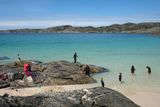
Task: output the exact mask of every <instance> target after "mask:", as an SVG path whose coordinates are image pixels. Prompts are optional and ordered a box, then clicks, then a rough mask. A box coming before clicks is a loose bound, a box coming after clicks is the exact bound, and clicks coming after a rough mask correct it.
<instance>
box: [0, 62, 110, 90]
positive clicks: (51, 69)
mask: <svg viewBox="0 0 160 107" xmlns="http://www.w3.org/2000/svg"><path fill="white" fill-rule="evenodd" d="M25 63H29V64H30V65H31V70H32V74H34V75H35V79H34V84H33V83H25V82H22V81H19V80H16V81H10V86H13V87H14V86H16V87H28V86H37V84H42V85H64V84H65V85H69V84H88V83H94V82H96V80H95V79H93V78H92V76H91V77H88V76H86V75H85V72H84V71H83V69H84V67H85V64H80V63H76V64H75V63H72V62H68V61H54V62H49V63H42V62H40V61H33V60H32V61H16V62H13V63H9V64H5V65H0V71H1V73H15V74H16V73H17V72H21V73H23V65H24V64H25ZM89 66H90V68H91V73H92V75H94V74H96V73H100V72H107V71H109V70H108V69H106V68H103V67H98V66H94V65H89ZM17 75H18V74H17ZM17 78H18V77H17Z"/></svg>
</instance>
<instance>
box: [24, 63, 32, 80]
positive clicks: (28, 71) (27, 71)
mask: <svg viewBox="0 0 160 107" xmlns="http://www.w3.org/2000/svg"><path fill="white" fill-rule="evenodd" d="M24 74H25V80H26V82H33V78H32V73H31V66H30V65H29V64H28V63H27V64H24Z"/></svg>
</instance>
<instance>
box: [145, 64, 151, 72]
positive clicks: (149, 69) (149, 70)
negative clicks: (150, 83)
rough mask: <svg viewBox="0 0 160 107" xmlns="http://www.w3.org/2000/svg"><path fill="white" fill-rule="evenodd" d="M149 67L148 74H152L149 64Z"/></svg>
mask: <svg viewBox="0 0 160 107" xmlns="http://www.w3.org/2000/svg"><path fill="white" fill-rule="evenodd" d="M146 68H147V69H148V74H151V68H150V67H149V66H147V67H146Z"/></svg>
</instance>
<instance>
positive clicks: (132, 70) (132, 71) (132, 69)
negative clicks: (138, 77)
mask: <svg viewBox="0 0 160 107" xmlns="http://www.w3.org/2000/svg"><path fill="white" fill-rule="evenodd" d="M134 71H135V68H134V66H133V65H132V67H131V73H132V74H134Z"/></svg>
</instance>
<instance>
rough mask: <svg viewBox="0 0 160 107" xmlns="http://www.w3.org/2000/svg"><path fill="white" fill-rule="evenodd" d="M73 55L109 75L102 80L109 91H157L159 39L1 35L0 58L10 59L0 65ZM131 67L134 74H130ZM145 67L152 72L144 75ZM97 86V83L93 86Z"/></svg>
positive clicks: (79, 35)
mask: <svg viewBox="0 0 160 107" xmlns="http://www.w3.org/2000/svg"><path fill="white" fill-rule="evenodd" d="M74 52H77V53H78V56H79V58H78V61H79V62H81V63H86V64H94V65H99V66H103V67H106V68H108V69H109V70H110V72H109V73H101V74H98V75H95V76H94V77H95V78H96V79H97V81H98V82H99V81H100V78H101V77H103V78H104V80H105V83H106V85H107V86H109V87H112V88H115V89H117V88H119V87H122V88H126V89H130V88H135V89H137V88H142V89H143V88H144V89H147V90H150V89H157V91H160V90H159V89H160V37H156V36H152V35H149V34H98V33H97V34H91V33H77V34H75V33H72V34H70V33H67V34H66V33H60V34H59V33H8V34H7V33H6V34H5V33H1V34H0V56H7V57H9V58H11V59H10V60H0V64H2V63H6V62H9V61H15V60H17V54H20V57H21V58H22V59H34V60H40V61H44V62H48V61H56V60H68V61H73V59H72V56H73V54H74ZM131 65H134V66H135V68H136V75H134V76H133V75H131V74H130V67H131ZM146 65H148V66H150V67H151V69H152V74H151V75H148V74H147V69H146ZM119 72H122V74H123V81H125V83H124V84H125V85H119V83H118V75H119ZM97 85H98V84H97Z"/></svg>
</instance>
